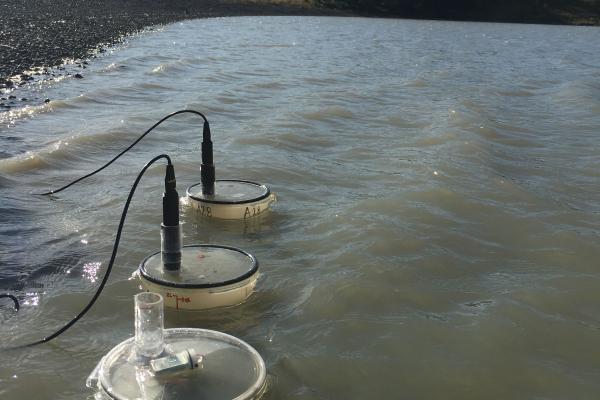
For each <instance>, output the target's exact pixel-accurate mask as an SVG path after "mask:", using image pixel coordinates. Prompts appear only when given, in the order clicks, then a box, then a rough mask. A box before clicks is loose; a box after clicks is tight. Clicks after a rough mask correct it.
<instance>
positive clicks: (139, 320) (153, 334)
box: [135, 292, 165, 357]
mask: <svg viewBox="0 0 600 400" xmlns="http://www.w3.org/2000/svg"><path fill="white" fill-rule="evenodd" d="M163 319H164V311H163V298H162V296H161V295H160V294H157V293H150V292H144V293H138V294H136V295H135V349H136V352H137V354H138V355H140V356H144V357H156V356H158V355H159V354H160V353H162V351H163V349H164V347H165V343H164V333H163V326H164V322H163Z"/></svg>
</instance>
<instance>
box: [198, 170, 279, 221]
mask: <svg viewBox="0 0 600 400" xmlns="http://www.w3.org/2000/svg"><path fill="white" fill-rule="evenodd" d="M214 191H215V192H214V194H212V195H206V194H204V193H203V192H202V184H201V183H197V184H195V185H192V186H190V187H189V188H188V189H187V197H188V202H189V204H190V205H191V206H192V207H193V208H194V209H196V210H197V212H198V214H200V215H202V216H204V217H208V218H219V219H249V218H254V217H257V216H259V215H262V214H265V213H267V212H269V211H270V209H271V204H273V203H274V202H275V201H276V197H275V195H274V194H273V193H271V190H270V189H269V188H268V187H267V186H265V185H261V184H259V183H255V182H250V181H242V180H233V179H218V180H216V181H215V189H214Z"/></svg>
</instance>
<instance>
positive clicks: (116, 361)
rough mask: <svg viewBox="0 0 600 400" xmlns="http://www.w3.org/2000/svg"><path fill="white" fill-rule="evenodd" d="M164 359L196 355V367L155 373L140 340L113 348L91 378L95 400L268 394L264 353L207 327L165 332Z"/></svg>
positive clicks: (239, 398) (220, 399)
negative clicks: (139, 353) (142, 354)
mask: <svg viewBox="0 0 600 400" xmlns="http://www.w3.org/2000/svg"><path fill="white" fill-rule="evenodd" d="M164 343H165V350H164V352H163V353H162V355H161V356H169V355H172V354H177V353H179V352H182V351H183V352H186V351H193V352H194V353H196V354H198V355H199V356H200V357H201V358H200V359H201V361H200V363H199V365H198V367H197V368H194V369H187V370H185V371H183V372H177V373H172V374H161V375H158V374H155V373H153V370H152V368H151V367H150V365H151V362H152V360H151V359H148V358H143V357H142V358H140V357H138V356H137V353H136V349H135V347H136V345H135V339H134V338H130V339H128V340H125V341H124V342H122V343H120V344H118V345H117V346H116V347H114V348H113V349H112V350H111V351H110V352H109V353H108V354H106V355H105V356H104V357H103V358H102V360H101V361H100V362H99V363H98V365H97V366H96V368H95V369H94V371H93V372H92V374H91V375H90V376H89V378H88V380H87V386H88V387H91V388H96V389H97V392H96V399H117V400H133V399H136V400H137V399H144V400H159V399H164V400H167V399H173V400H174V399H211V400H230V399H235V400H246V399H258V398H260V397H261V395H262V394H263V393H264V391H265V390H266V384H265V383H266V368H265V364H264V361H263V360H262V358H261V356H260V354H258V352H257V351H256V350H254V348H252V347H251V346H250V345H248V344H247V343H245V342H244V341H242V340H240V339H238V338H236V337H233V336H230V335H227V334H225V333H221V332H216V331H212V330H206V329H192V328H176V329H166V330H165V331H164Z"/></svg>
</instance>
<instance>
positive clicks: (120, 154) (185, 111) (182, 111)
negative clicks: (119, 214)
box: [38, 110, 208, 196]
mask: <svg viewBox="0 0 600 400" xmlns="http://www.w3.org/2000/svg"><path fill="white" fill-rule="evenodd" d="M183 113H191V114H196V115H199V116H200V117H202V119H203V120H204V124H205V125H206V126H208V120H207V119H206V117H205V116H204V114H202V113H201V112H199V111H195V110H179V111H175V112H174V113H171V114H169V115H167V116H166V117H164V118H162V119H161V120H160V121H158V122H157V123H155V124H154V125H152V126H151V127H150V129H148V130H147V131H146V132H144V133H143V134H142V135H141V136H140V137H139V138H137V139H136V141H135V142H133V143H131V144H130V145H129V147H127V148H126V149H125V150H123V151H122V152H120V153H119V154H117V155H116V156H115V157H114V158H113V159H112V160H110V161H109V162H107V163H106V164H104V165H103V166H101V167H100V168H98V169H97V170H95V171H93V172H90V173H89V174H87V175H84V176H82V177H81V178H78V179H75V180H74V181H73V182H71V183H69V184H67V185H65V186H63V187H61V188H58V189H55V190H51V191H49V192H44V193H38V195H40V196H48V195H51V194H55V193H58V192H61V191H63V190H65V189H66V188H68V187H70V186H73V185H74V184H76V183H77V182H81V181H82V180H84V179H86V178H89V177H90V176H92V175H94V174H97V173H98V172H100V171H102V170H103V169H104V168H106V167H108V166H109V165H110V164H112V163H113V162H115V161H116V160H117V159H118V158H119V157H121V156H122V155H123V154H125V153H127V152H128V151H129V150H131V148H132V147H133V146H135V145H136V144H138V142H139V141H140V140H142V139H143V138H144V137H145V136H146V135H147V134H149V133H150V132H152V130H153V129H154V128H156V127H157V126H159V125H160V124H162V123H163V122H164V121H166V120H168V119H169V118H171V117H173V116H175V115H178V114H183Z"/></svg>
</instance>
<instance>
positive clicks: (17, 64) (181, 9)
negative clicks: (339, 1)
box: [0, 0, 339, 88]
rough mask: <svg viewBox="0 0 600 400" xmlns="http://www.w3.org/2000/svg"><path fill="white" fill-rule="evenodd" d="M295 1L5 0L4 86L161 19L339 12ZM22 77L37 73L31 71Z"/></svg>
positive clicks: (0, 27) (0, 78) (1, 37)
mask: <svg viewBox="0 0 600 400" xmlns="http://www.w3.org/2000/svg"><path fill="white" fill-rule="evenodd" d="M292 4H293V5H290V4H288V3H286V4H282V3H280V4H273V3H260V2H232V1H217V0H2V1H1V2H0V88H2V87H10V86H12V85H13V84H14V83H13V82H12V81H10V80H8V78H9V77H12V76H15V75H18V74H21V73H23V72H24V71H27V70H30V69H32V68H35V67H50V66H56V65H60V64H62V63H63V59H65V58H66V59H69V58H72V59H80V58H85V57H87V56H89V55H90V52H91V51H92V50H94V49H96V48H98V46H99V45H103V44H111V43H115V42H116V41H118V40H119V39H120V38H121V37H122V36H123V35H126V34H130V33H133V32H136V31H139V30H140V29H143V28H145V27H148V26H152V25H155V24H164V23H170V22H174V21H179V20H183V19H189V18H202V17H218V16H239V15H323V14H333V13H336V12H334V11H331V10H322V9H318V8H313V7H310V6H309V5H308V3H305V4H303V3H301V2H298V3H292ZM337 14H339V13H337ZM199 34H200V33H199ZM21 78H22V81H27V80H30V79H33V78H32V77H30V76H28V75H26V74H25V75H21ZM17 83H18V81H17Z"/></svg>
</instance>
